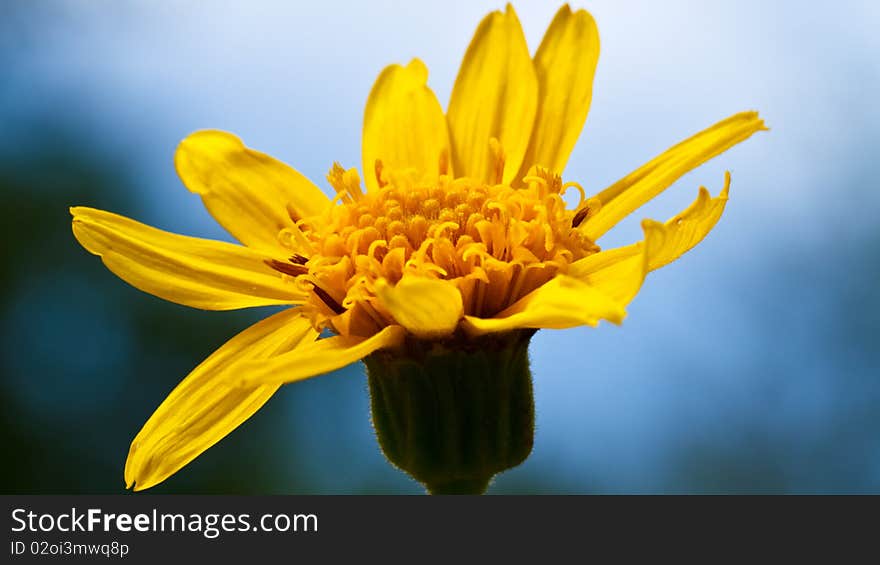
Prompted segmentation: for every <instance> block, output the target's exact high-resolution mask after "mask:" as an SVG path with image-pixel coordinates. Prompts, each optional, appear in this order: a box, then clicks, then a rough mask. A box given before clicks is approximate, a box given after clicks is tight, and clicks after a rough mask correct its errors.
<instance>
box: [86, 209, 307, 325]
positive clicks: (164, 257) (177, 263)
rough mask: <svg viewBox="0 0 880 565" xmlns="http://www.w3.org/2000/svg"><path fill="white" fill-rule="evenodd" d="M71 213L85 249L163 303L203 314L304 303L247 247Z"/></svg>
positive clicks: (94, 213)
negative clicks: (195, 309) (198, 309)
mask: <svg viewBox="0 0 880 565" xmlns="http://www.w3.org/2000/svg"><path fill="white" fill-rule="evenodd" d="M70 213H71V214H72V215H73V235H74V236H75V237H76V239H77V241H79V243H80V244H81V245H82V246H83V247H85V248H86V249H87V250H88V251H89V252H90V253H92V254H94V255H97V256H99V257H101V260H102V261H103V262H104V265H106V266H107V268H108V269H110V270H111V271H112V272H113V273H115V274H116V275H117V276H118V277H119V278H121V279H122V280H124V281H125V282H127V283H128V284H130V285H132V286H134V287H135V288H138V289H140V290H143V291H144V292H148V293H150V294H153V295H155V296H158V297H159V298H163V299H165V300H169V301H171V302H176V303H177V304H183V305H184V306H192V307H194V308H202V309H204V310H234V309H237V308H248V307H251V306H268V305H273V304H298V303H301V302H303V301H304V300H305V294H304V293H303V292H302V291H300V290H297V289H296V287H295V286H294V285H293V283H292V282H288V281H285V280H284V279H283V278H282V276H281V274H280V273H278V272H277V271H275V270H273V269H271V268H270V267H269V266H268V265H267V264H266V263H265V261H266V260H267V259H269V257H268V256H267V255H263V254H261V253H259V252H257V251H254V250H252V249H248V248H247V247H242V246H240V245H235V244H232V243H225V242H222V241H212V240H209V239H199V238H196V237H187V236H183V235H177V234H173V233H169V232H166V231H162V230H159V229H156V228H153V227H150V226H147V225H145V224H141V223H139V222H136V221H134V220H132V219H130V218H126V217H124V216H119V215H117V214H113V213H110V212H105V211H103V210H95V209H94V208H85V207H81V206H77V207H73V208H71V209H70Z"/></svg>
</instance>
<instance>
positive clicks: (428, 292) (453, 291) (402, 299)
mask: <svg viewBox="0 0 880 565" xmlns="http://www.w3.org/2000/svg"><path fill="white" fill-rule="evenodd" d="M376 295H377V296H378V297H379V299H380V300H381V301H382V305H384V306H385V308H387V309H388V311H389V312H390V313H391V315H392V316H394V319H395V320H397V323H399V324H400V325H401V326H403V327H405V328H406V329H407V330H409V332H410V333H412V334H413V335H415V336H417V337H420V338H426V339H430V338H439V337H443V336H446V335H449V334H451V333H452V332H453V331H455V327H456V326H457V325H458V322H459V320H461V316H462V314H463V313H464V307H463V306H462V302H461V293H460V292H459V290H458V287H456V286H455V285H454V284H453V283H450V282H449V281H444V280H439V279H429V278H423V277H407V276H405V277H403V278H402V279H400V282H398V283H397V285H395V286H391V285H389V284H388V283H387V282H385V280H384V279H379V280H378V281H377V283H376Z"/></svg>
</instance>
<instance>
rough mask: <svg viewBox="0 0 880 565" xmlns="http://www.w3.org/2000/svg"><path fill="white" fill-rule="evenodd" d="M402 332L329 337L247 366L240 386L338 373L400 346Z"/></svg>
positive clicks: (395, 328) (390, 328) (388, 329)
mask: <svg viewBox="0 0 880 565" xmlns="http://www.w3.org/2000/svg"><path fill="white" fill-rule="evenodd" d="M405 336H406V330H405V329H404V328H403V327H401V326H388V327H386V328H385V329H383V330H382V331H380V332H378V333H377V334H375V335H373V336H372V337H368V338H363V337H357V336H349V337H342V336H336V337H329V338H326V339H320V340H318V341H316V342H314V343H311V344H309V345H307V346H304V347H300V348H298V349H296V350H295V351H291V352H290V353H286V354H284V355H279V356H278V357H274V358H272V359H270V360H268V361H266V362H265V363H249V364H248V365H247V366H245V367H242V371H241V373H242V377H241V380H242V383H243V384H244V385H245V386H251V385H254V384H258V383H275V384H281V383H291V382H294V381H301V380H303V379H307V378H309V377H316V376H318V375H323V374H324V373H329V372H330V371H335V370H336V369H341V368H342V367H345V366H346V365H350V364H352V363H354V362H355V361H357V360H359V359H362V358H364V357H366V356H367V355H369V354H370V353H373V352H374V351H378V350H379V349H385V348H390V347H395V346H397V345H399V344H400V343H402V342H403V338H404V337H405Z"/></svg>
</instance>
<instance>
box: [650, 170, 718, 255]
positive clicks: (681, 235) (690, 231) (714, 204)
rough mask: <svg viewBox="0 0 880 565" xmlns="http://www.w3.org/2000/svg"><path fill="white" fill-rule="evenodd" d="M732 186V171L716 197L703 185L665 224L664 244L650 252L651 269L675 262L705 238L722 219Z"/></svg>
mask: <svg viewBox="0 0 880 565" xmlns="http://www.w3.org/2000/svg"><path fill="white" fill-rule="evenodd" d="M729 190H730V173H725V175H724V188H723V189H722V190H721V193H720V194H719V195H718V196H716V197H714V198H713V197H712V196H711V195H710V194H709V191H708V190H706V188H705V187H702V186H701V187H700V192H699V194H698V195H697V199H696V200H694V201H693V203H692V204H691V205H690V206H688V207H687V209H685V210H684V211H683V212H681V213H680V214H677V215H676V216H673V217H672V218H670V219H669V220H668V221H667V222H666V223H665V224H664V225H663V227H664V233H665V237H664V238H663V244H662V245H661V246H659V247H658V248H657V249H656V250H655V251H653V252H652V253H651V257H650V260H649V262H648V270H650V271H653V270H656V269H659V268H660V267H663V266H665V265H668V264H669V263H672V262H673V261H675V260H676V259H678V258H679V257H681V256H682V255H684V254H685V253H686V252H687V251H689V250H691V249H693V247H694V246H696V245H697V244H698V243H700V242H701V241H703V238H705V237H706V235H707V234H708V233H709V232H710V231H712V228H714V227H715V224H717V223H718V220H719V219H721V214H722V213H723V212H724V206H725V205H726V204H727V195H728V192H729Z"/></svg>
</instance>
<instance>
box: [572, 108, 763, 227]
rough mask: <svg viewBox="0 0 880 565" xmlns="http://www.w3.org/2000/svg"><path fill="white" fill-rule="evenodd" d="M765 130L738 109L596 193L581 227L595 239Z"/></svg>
mask: <svg viewBox="0 0 880 565" xmlns="http://www.w3.org/2000/svg"><path fill="white" fill-rule="evenodd" d="M766 129H767V128H766V127H765V126H764V121H763V120H761V119H760V118H759V117H758V114H757V112H742V113H740V114H736V115H734V116H731V117H730V118H728V119H726V120H724V121H721V122H718V123H717V124H715V125H714V126H712V127H710V128H709V129H707V130H704V131H702V132H700V133H698V134H697V135H695V136H693V137H691V138H689V139H687V140H685V141H683V142H681V143H679V144H678V145H676V146H675V147H672V148H670V149H668V150H667V151H665V152H664V153H663V154H661V155H660V156H658V157H656V158H655V159H653V160H652V161H650V162H649V163H647V164H646V165H644V166H642V167H640V168H639V169H637V170H636V171H633V172H632V173H630V174H629V175H627V176H626V177H624V178H623V179H621V180H619V181H618V182H616V183H614V184H613V185H611V186H609V187H608V188H606V189H605V190H603V191H602V192H600V193H599V194H598V195H596V198H598V199H599V200H600V201H601V203H602V207H601V209H600V210H599V211H598V212H597V213H596V214H595V215H593V216H591V217H589V218H588V219H587V220H586V221H584V223H583V224H581V229H582V230H583V231H584V233H585V234H586V235H587V237H589V238H590V239H592V240H593V241H596V240H597V239H599V237H600V236H602V234H604V233H605V232H607V231H608V230H609V229H611V228H612V227H614V225H615V224H617V222H619V221H620V220H622V219H623V218H624V217H626V216H627V215H629V214H630V213H631V212H633V211H634V210H635V209H637V208H638V207H639V206H641V205H642V204H644V203H645V202H647V201H648V200H650V199H652V198H654V197H655V196H657V195H658V194H660V193H661V192H663V191H664V190H665V189H666V188H668V187H669V186H670V185H672V183H674V182H675V181H676V180H678V179H679V178H680V177H681V176H682V175H684V174H685V173H687V172H688V171H690V170H691V169H694V168H696V167H698V166H699V165H702V164H703V163H705V162H706V161H708V160H709V159H711V158H712V157H715V156H717V155H720V154H721V153H723V152H724V151H726V150H728V149H729V148H731V147H733V146H734V145H736V144H737V143H739V142H741V141H744V140H746V139H748V138H749V137H750V136H751V135H752V134H754V133H755V132H758V131H761V130H766Z"/></svg>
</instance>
